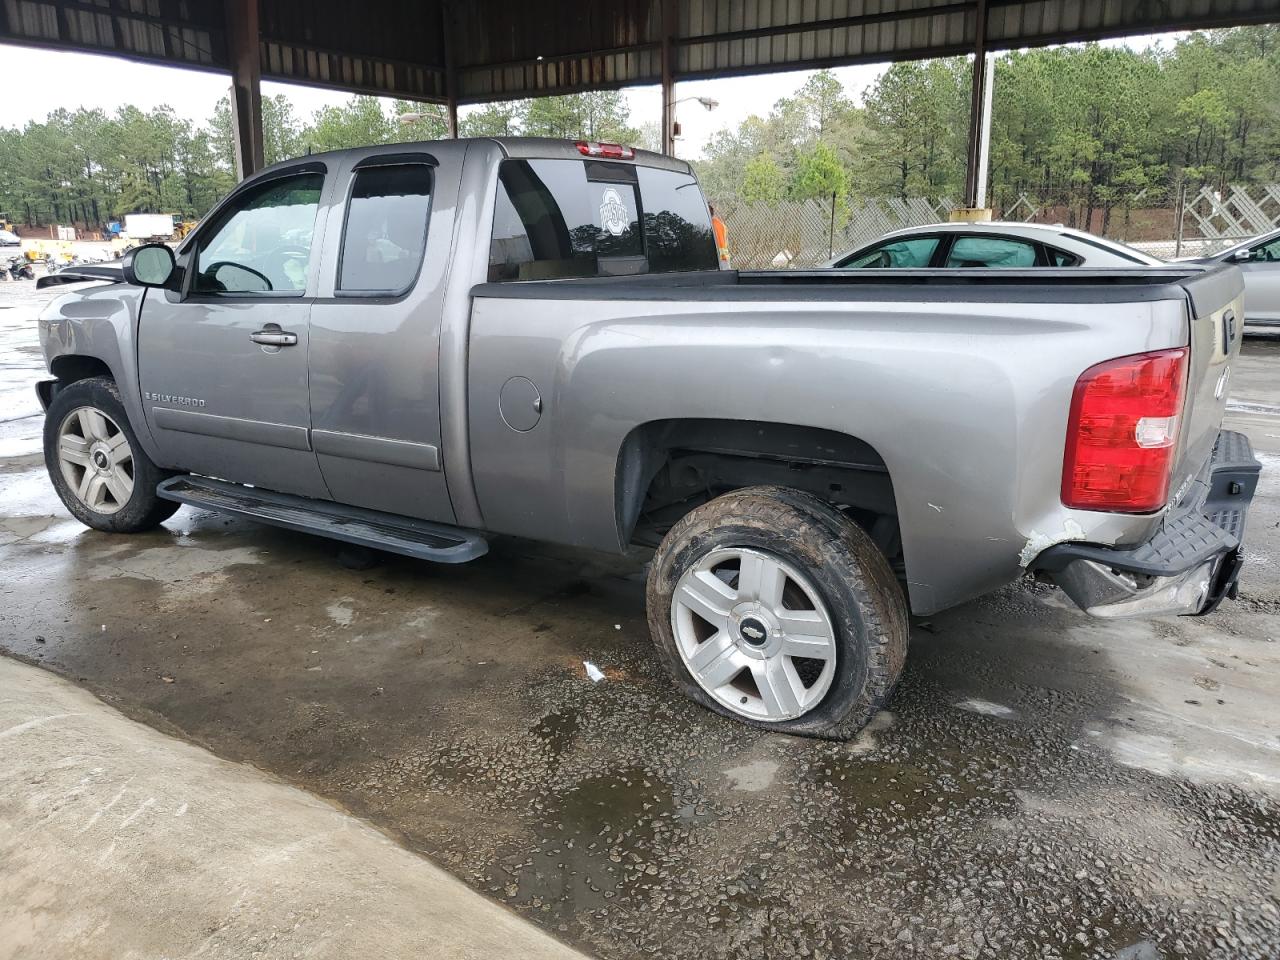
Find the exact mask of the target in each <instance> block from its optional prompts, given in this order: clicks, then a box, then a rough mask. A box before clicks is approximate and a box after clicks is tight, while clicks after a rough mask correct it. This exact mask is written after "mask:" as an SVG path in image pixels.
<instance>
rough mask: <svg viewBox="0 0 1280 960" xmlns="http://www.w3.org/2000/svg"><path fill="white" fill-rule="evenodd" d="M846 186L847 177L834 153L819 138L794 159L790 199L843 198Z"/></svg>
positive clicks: (847, 183) (846, 189)
mask: <svg viewBox="0 0 1280 960" xmlns="http://www.w3.org/2000/svg"><path fill="white" fill-rule="evenodd" d="M848 187H849V179H848V177H847V176H846V175H845V172H844V167H842V166H841V165H840V160H839V159H838V158H837V157H836V152H835V151H834V150H833V149H831V147H829V146H827V144H825V143H823V142H821V141H819V142H817V143H815V144H814V145H813V146H812V147H809V148H808V149H807V150H805V151H804V152H803V153H801V154H800V155H799V157H797V158H796V172H795V174H794V176H792V178H791V186H790V189H789V190H788V193H789V194H790V195H791V199H793V200H808V199H810V198H812V197H833V196H835V197H843V196H844V195H845V193H846V192H847V191H848Z"/></svg>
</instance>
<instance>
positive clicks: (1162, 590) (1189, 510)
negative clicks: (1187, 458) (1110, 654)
mask: <svg viewBox="0 0 1280 960" xmlns="http://www.w3.org/2000/svg"><path fill="white" fill-rule="evenodd" d="M1260 469H1261V464H1259V463H1258V461H1257V460H1256V459H1255V458H1254V456H1253V449H1252V447H1251V446H1250V445H1249V438H1248V437H1246V436H1245V435H1244V434H1242V433H1236V432H1234V431H1231V430H1223V431H1222V432H1220V433H1219V434H1218V441H1217V443H1216V444H1215V445H1214V448H1213V456H1212V457H1211V458H1210V460H1209V463H1208V464H1206V470H1205V472H1204V474H1202V477H1203V479H1202V480H1201V481H1200V483H1201V488H1200V492H1201V495H1200V496H1197V497H1195V498H1194V499H1193V500H1192V502H1191V503H1190V504H1186V503H1184V505H1183V506H1181V507H1176V508H1174V509H1173V510H1172V511H1171V512H1170V513H1169V514H1168V515H1167V516H1166V517H1165V518H1164V521H1163V522H1162V523H1161V525H1160V527H1159V528H1158V529H1157V530H1156V532H1155V534H1154V535H1153V536H1152V537H1151V538H1150V539H1149V540H1147V541H1146V542H1145V543H1141V544H1138V545H1137V546H1132V547H1106V546H1101V545H1098V544H1091V543H1074V542H1072V543H1059V544H1056V545H1055V546H1052V547H1050V548H1049V549H1047V550H1045V551H1044V552H1043V553H1041V554H1040V555H1039V556H1038V557H1036V559H1035V561H1034V562H1033V563H1032V564H1031V566H1030V569H1031V570H1032V571H1033V572H1034V573H1036V574H1037V575H1038V576H1040V577H1041V578H1043V579H1047V580H1049V581H1051V582H1052V583H1055V584H1057V585H1058V586H1059V587H1061V588H1062V589H1063V591H1064V592H1066V594H1067V595H1068V596H1069V597H1071V599H1072V600H1074V601H1075V602H1076V604H1077V605H1078V606H1080V607H1081V609H1083V610H1084V611H1085V612H1086V613H1089V614H1091V615H1093V616H1096V617H1158V616H1171V615H1178V616H1196V615H1200V614H1205V613H1209V612H1210V611H1212V610H1213V609H1214V608H1215V607H1217V605H1218V604H1219V603H1221V602H1222V600H1223V598H1224V597H1231V598H1233V599H1234V598H1235V596H1236V589H1237V581H1238V579H1239V576H1240V567H1241V564H1242V562H1243V557H1242V553H1241V549H1242V548H1241V544H1242V542H1243V538H1244V525H1245V515H1246V513H1247V512H1248V509H1249V503H1250V501H1251V500H1252V499H1253V492H1254V490H1255V489H1256V487H1257V485H1258V473H1259V471H1260Z"/></svg>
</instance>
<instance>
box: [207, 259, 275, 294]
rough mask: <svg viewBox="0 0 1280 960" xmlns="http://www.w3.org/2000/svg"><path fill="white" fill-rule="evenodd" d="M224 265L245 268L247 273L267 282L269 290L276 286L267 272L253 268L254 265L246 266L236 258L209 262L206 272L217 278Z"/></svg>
mask: <svg viewBox="0 0 1280 960" xmlns="http://www.w3.org/2000/svg"><path fill="white" fill-rule="evenodd" d="M223 267H234V268H235V269H237V270H243V271H244V272H245V273H247V274H250V275H252V276H255V277H257V278H258V279H259V280H261V281H262V282H263V283H264V284H266V288H265V289H267V290H274V289H275V287H273V286H272V285H271V278H270V277H268V276H267V275H266V274H265V273H260V272H259V271H257V270H255V269H253V267H246V266H245V265H244V264H243V263H236V261H234V260H218V261H217V262H215V263H211V264H209V266H207V267H205V269H204V274H205V275H206V276H208V277H210V278H211V279H214V280H216V279H217V277H218V271H219V270H221V269H222V268H223Z"/></svg>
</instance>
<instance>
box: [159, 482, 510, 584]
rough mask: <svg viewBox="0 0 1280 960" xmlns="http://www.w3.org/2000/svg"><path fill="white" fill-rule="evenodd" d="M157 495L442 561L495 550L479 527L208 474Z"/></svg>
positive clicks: (165, 486)
mask: <svg viewBox="0 0 1280 960" xmlns="http://www.w3.org/2000/svg"><path fill="white" fill-rule="evenodd" d="M156 493H157V495H159V496H160V497H163V498H164V499H165V500H173V501H175V502H176V503H185V504H187V505H188V506H192V507H202V508H204V509H205V510H213V511H216V512H218V513H230V514H235V515H236V516H239V517H246V518H248V519H250V520H256V521H258V522H259V523H268V524H271V525H272V526H275V527H284V528H285V529H286V530H298V531H300V532H302V533H314V534H316V535H317V536H321V537H330V538H332V539H334V540H345V541H346V542H347V543H356V544H359V545H360V546H362V547H372V548H373V549H375V550H386V551H388V552H390V553H401V554H404V555H405V556H406V557H417V558H418V559H420V560H434V561H435V562H436V563H466V562H467V561H468V560H474V559H476V557H482V556H484V555H485V554H486V553H488V551H489V543H488V541H486V540H485V539H484V537H482V536H480V535H479V534H478V533H476V532H475V531H473V530H463V529H461V528H460V527H450V526H447V525H446V524H443V523H431V522H430V521H427V520H414V519H411V518H409V517H400V516H396V515H395V514H393V513H381V512H380V511H377V510H364V509H361V508H360V507H348V506H345V505H343V504H340V503H331V502H330V501H328V500H312V499H310V498H308V497H295V496H293V495H292V494H288V493H275V492H274V491H271V490H261V489H259V488H257V487H244V486H241V485H240V484H236V483H227V482H226V481H223V480H210V479H209V478H207V477H194V476H181V477H172V478H170V479H168V480H165V481H164V482H162V483H161V484H160V485H159V486H158V487H156Z"/></svg>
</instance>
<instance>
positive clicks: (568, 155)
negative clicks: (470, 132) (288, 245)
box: [255, 137, 693, 176]
mask: <svg viewBox="0 0 1280 960" xmlns="http://www.w3.org/2000/svg"><path fill="white" fill-rule="evenodd" d="M472 143H492V144H497V146H498V148H499V149H500V150H502V152H503V154H504V155H505V156H508V157H515V158H519V159H522V160H581V159H582V156H583V155H582V153H581V152H579V150H578V147H577V141H575V140H562V139H559V138H556V137H459V138H458V139H456V140H414V141H410V142H407V143H378V144H370V145H369V146H364V147H347V148H345V149H343V150H328V151H325V152H324V153H313V154H310V155H308V156H306V157H294V158H291V159H289V160H281V161H279V162H278V163H273V164H271V165H270V166H268V167H264V168H263V169H262V170H261V171H259V173H266V172H267V171H269V170H274V169H277V168H279V167H285V166H289V165H291V164H294V163H297V162H299V161H306V160H329V159H332V160H340V159H342V158H344V157H347V156H361V157H363V156H374V155H377V154H379V153H408V152H413V151H415V150H425V151H427V152H430V153H432V154H435V155H437V157H444V156H446V155H448V154H451V153H454V152H455V151H456V152H457V153H458V159H461V154H462V153H463V152H465V150H466V148H467V146H468V145H469V144H472ZM609 162H610V163H632V164H638V165H640V166H645V167H659V168H662V169H665V170H675V171H678V172H680V173H689V174H692V173H693V169H692V168H691V167H690V166H689V164H687V163H686V162H685V161H683V160H678V159H676V158H675V157H668V156H666V155H664V154H661V153H654V152H653V151H651V150H640V149H638V148H636V149H635V156H634V157H633V158H631V159H627V160H621V159H613V158H610V160H609ZM255 176H256V174H255Z"/></svg>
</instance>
